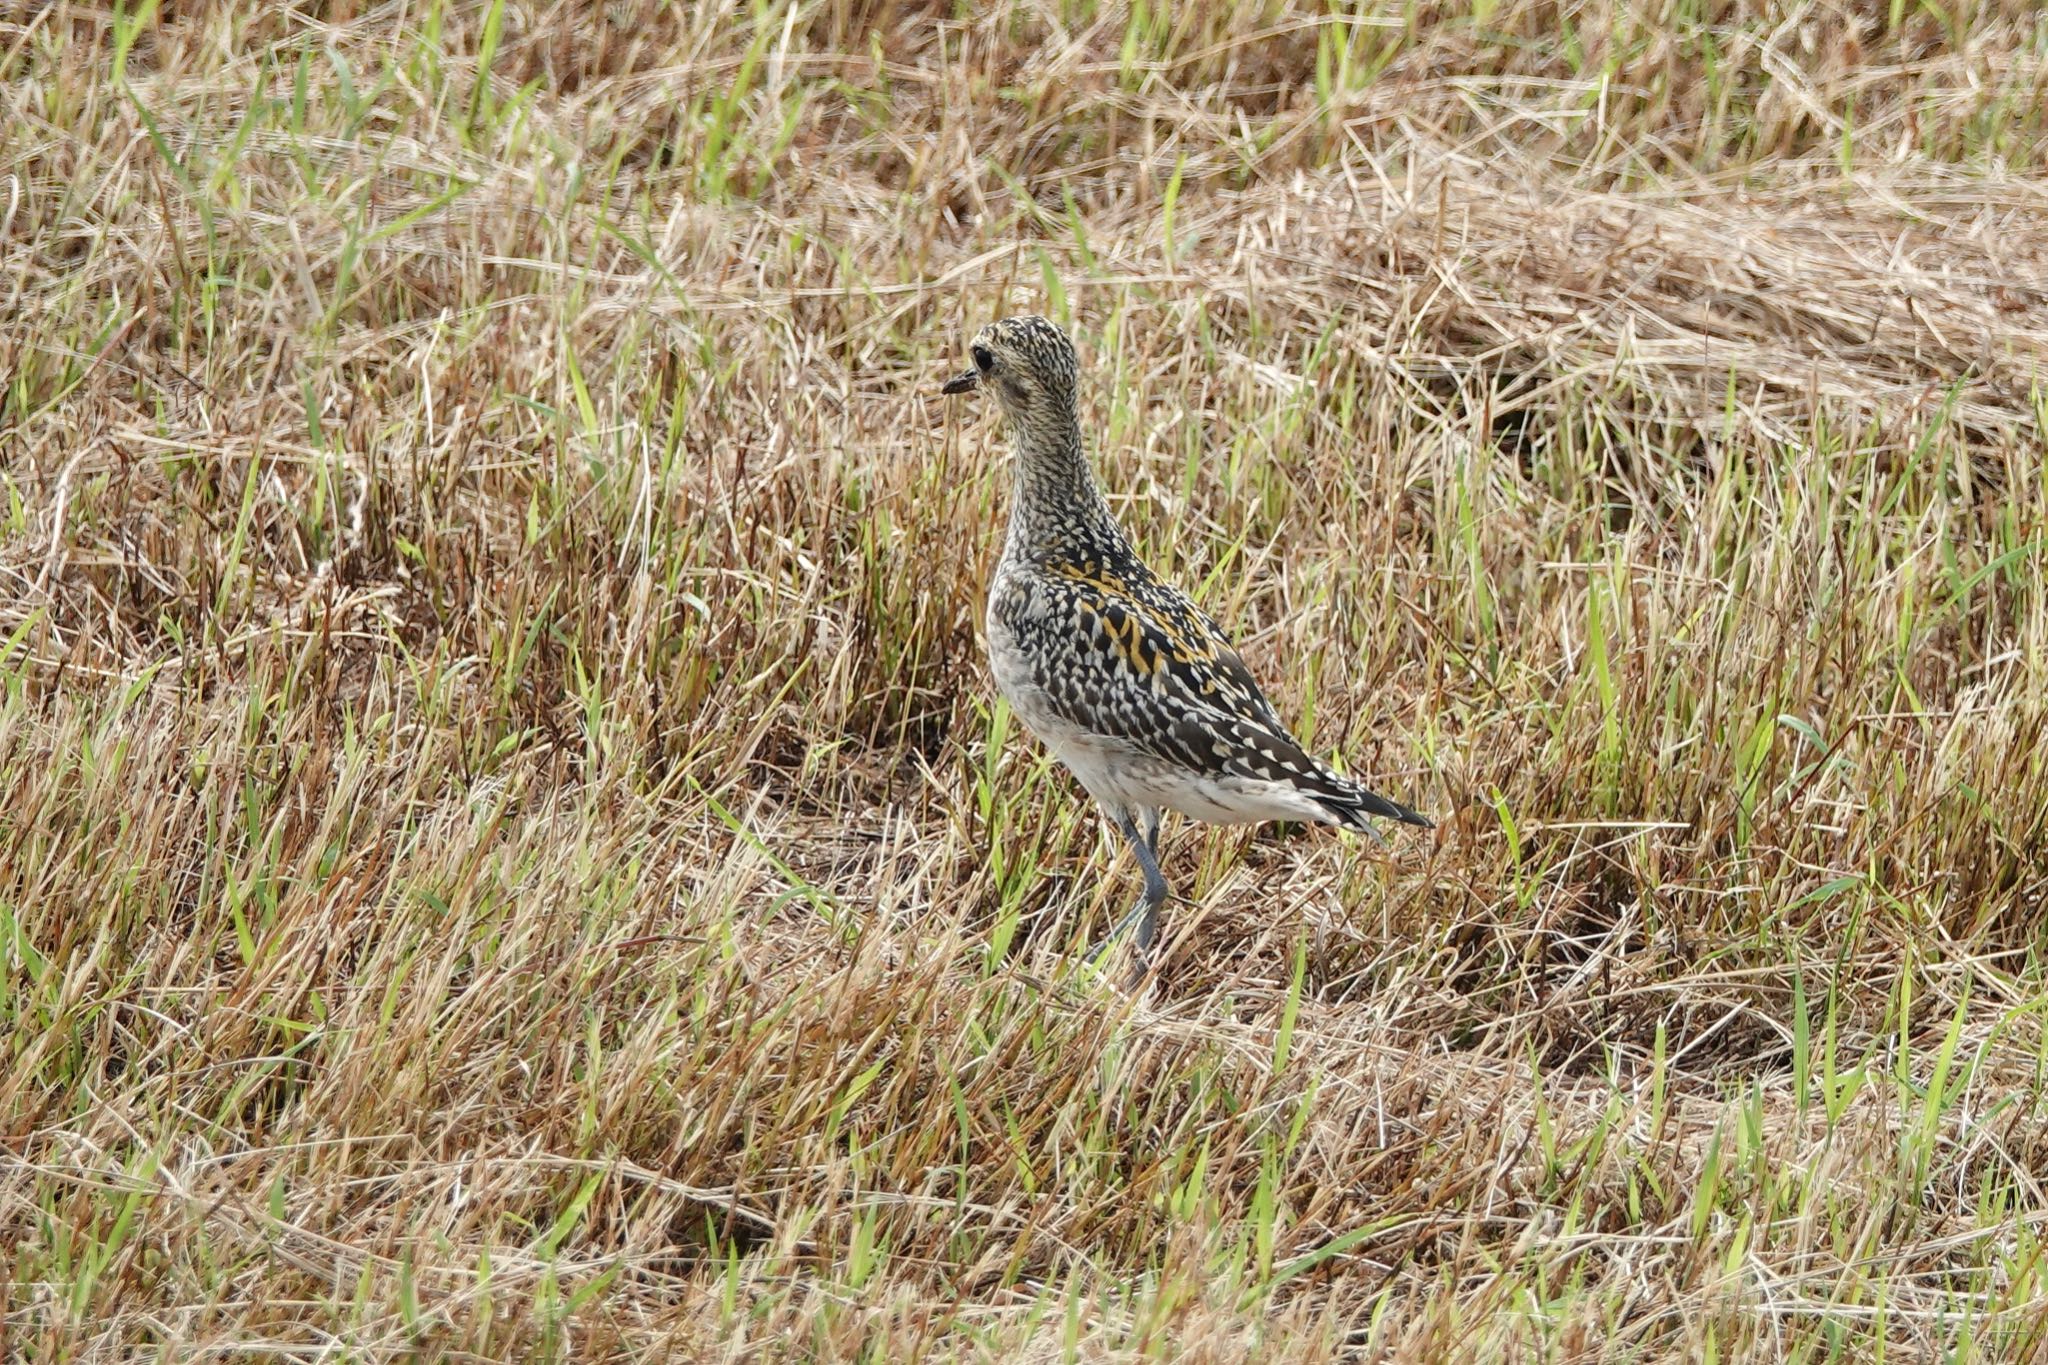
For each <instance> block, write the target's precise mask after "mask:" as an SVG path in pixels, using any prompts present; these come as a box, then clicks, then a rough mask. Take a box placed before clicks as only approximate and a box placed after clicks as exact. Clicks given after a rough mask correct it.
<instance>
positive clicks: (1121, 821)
mask: <svg viewBox="0 0 2048 1365" xmlns="http://www.w3.org/2000/svg"><path fill="white" fill-rule="evenodd" d="M1138 815H1139V820H1140V821H1142V823H1143V825H1144V830H1143V832H1142V833H1140V831H1139V828H1138V822H1135V821H1133V820H1132V819H1131V816H1130V813H1129V812H1126V811H1112V812H1111V813H1110V818H1111V819H1113V820H1115V821H1116V827H1117V828H1118V829H1120V830H1122V831H1123V836H1124V838H1125V839H1126V840H1127V841H1128V842H1129V843H1130V845H1131V852H1132V853H1134V854H1136V855H1137V859H1138V867H1139V868H1140V869H1141V870H1142V871H1143V872H1144V874H1145V892H1144V894H1143V895H1141V896H1140V897H1139V898H1138V903H1137V904H1136V905H1133V906H1132V907H1131V909H1130V912H1129V913H1128V914H1126V915H1125V916H1124V917H1123V918H1122V919H1121V920H1118V921H1117V926H1116V928H1114V929H1112V930H1110V931H1109V937H1108V938H1106V939H1104V940H1103V941H1102V943H1101V944H1100V945H1099V946H1098V947H1097V948H1096V949H1095V951H1094V952H1092V953H1090V954H1089V955H1088V960H1089V961H1090V962H1094V961H1095V960H1096V959H1098V958H1100V957H1101V956H1102V955H1103V953H1105V952H1107V951H1108V950H1109V946H1110V945H1111V944H1113V943H1115V942H1116V941H1117V940H1118V939H1119V938H1122V937H1123V935H1124V931H1125V930H1126V929H1129V928H1130V927H1131V926H1132V925H1134V924H1135V925H1136V926H1137V928H1138V964H1139V966H1138V970H1139V973H1140V975H1142V974H1143V972H1144V962H1145V959H1147V958H1148V957H1150V956H1151V955H1152V941H1153V939H1154V938H1156V937H1157V936H1158V932H1159V907H1160V906H1161V905H1164V904H1165V903H1166V878H1165V877H1164V876H1163V875H1161V873H1160V871H1159V855H1158V848H1159V812H1158V811H1156V810H1150V809H1145V810H1140V811H1139V812H1138Z"/></svg>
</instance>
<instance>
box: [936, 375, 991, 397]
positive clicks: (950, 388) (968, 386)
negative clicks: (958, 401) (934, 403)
mask: <svg viewBox="0 0 2048 1365" xmlns="http://www.w3.org/2000/svg"><path fill="white" fill-rule="evenodd" d="M980 382H981V374H980V372H979V371H976V370H969V371H968V372H967V373H965V374H956V375H954V376H953V377H952V378H951V379H948V380H947V381H946V382H945V383H943V384H941V385H940V386H939V392H940V393H972V392H973V391H974V386H975V385H977V384H979V383H980Z"/></svg>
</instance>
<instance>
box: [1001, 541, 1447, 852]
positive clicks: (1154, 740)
mask: <svg viewBox="0 0 2048 1365" xmlns="http://www.w3.org/2000/svg"><path fill="white" fill-rule="evenodd" d="M1090 569H1094V567H1073V569H1067V571H1055V573H1053V575H1049V577H1047V581H1044V587H1049V589H1053V596H1055V598H1057V602H1055V604H1049V606H1053V610H1049V612H1042V614H1038V616H1036V622H1032V624H1036V626H1038V628H1049V630H1051V632H1057V634H1063V636H1065V643H1067V647H1065V649H1034V651H1028V653H1030V655H1032V657H1034V659H1036V663H1034V671H1036V677H1034V681H1036V684H1038V688H1040V690H1042V694H1044V698H1047V700H1049V702H1051V706H1053V708H1055V712H1059V716H1061V718H1063V720H1067V722H1069V724H1073V726H1077V729H1081V731H1085V733H1092V735H1100V737H1106V739H1114V741H1118V743H1124V745H1130V747H1133V749H1139V751H1141V753H1149V755H1153V757H1159V759H1165V761H1171V763H1178V765H1182V767H1186V769H1190V772H1194V774H1204V776H1214V778H1253V780H1264V782H1282V784H1286V786H1292V788H1296V790H1300V792H1303V794H1305V796H1309V798H1313V800H1317V802H1319V804H1325V806H1327V808H1329V810H1331V814H1335V817H1337V819H1339V821H1341V823H1346V825H1356V827H1360V829H1364V827H1366V821H1364V814H1378V817H1386V819H1397V821H1407V823H1411V825H1427V823H1430V821H1425V819H1423V817H1421V814H1417V812H1413V810H1409V808H1407V806H1403V804H1399V802H1393V800H1386V798H1384V796H1378V794H1374V792H1368V790H1366V788H1362V786H1358V784H1356V782H1350V780H1348V778H1341V776H1337V774H1333V772H1329V769H1327V767H1323V765H1321V763H1317V761H1315V759H1313V757H1309V753H1307V751H1305V749H1303V747H1300V745H1298V743H1296V741H1294V737H1292V735H1288V729H1286V724H1284V722H1282V720H1280V716H1278V712H1276V710H1274V706H1272V702H1268V700H1266V694H1264V692H1262V690H1260V686H1257V681H1255V679H1253V677H1251V669H1249V667H1245V661H1243V657H1239V653H1237V651H1235V649H1233V647H1231V643H1229V639H1227V636H1225V634H1223V628H1221V626H1219V624H1217V622H1214V620H1212V618H1210V616H1206V614H1204V612H1202V610H1200V608H1196V606H1194V604H1192V602H1190V600H1188V598H1186V596H1182V593H1180V591H1176V589H1174V587H1169V585H1165V583H1161V581H1157V579H1153V577H1149V575H1143V577H1139V575H1122V577H1120V575H1112V573H1104V571H1100V569H1096V571H1090ZM1141 573H1143V571H1141ZM1020 624H1022V622H1020ZM1028 628H1030V626H1026V630H1028ZM1055 659H1065V665H1059V663H1055Z"/></svg>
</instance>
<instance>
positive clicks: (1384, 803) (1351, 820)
mask: <svg viewBox="0 0 2048 1365" xmlns="http://www.w3.org/2000/svg"><path fill="white" fill-rule="evenodd" d="M1333 776H1334V775H1333ZM1332 785H1341V786H1342V787H1343V788H1344V790H1343V791H1342V792H1341V793H1332V794H1329V795H1324V794H1322V793H1318V794H1317V796H1316V800H1317V801H1318V802H1319V803H1320V804H1321V805H1322V806H1323V808H1324V809H1325V810H1327V811H1329V812H1330V815H1331V817H1332V818H1334V819H1335V820H1336V822H1337V823H1338V824H1340V825H1343V826H1344V827H1345V828H1347V829H1356V830H1363V831H1365V832H1366V833H1367V834H1374V835H1375V836H1376V835H1377V831H1375V830H1374V829H1373V827H1372V824H1371V821H1370V819H1369V817H1371V816H1378V817H1379V818H1381V819H1383V820H1399V821H1400V822H1401V823H1402V824H1404V825H1414V826H1416V827H1417V828H1420V829H1435V828H1436V824H1435V822H1433V821H1432V820H1431V819H1430V818H1429V817H1428V816H1426V815H1424V814H1423V813H1422V812H1420V811H1417V810H1411V809H1410V808H1408V807H1407V806H1404V805H1402V804H1401V803H1400V802H1399V801H1390V800H1388V799H1387V798H1386V797H1384V796H1381V795H1380V794H1379V793H1378V792H1375V791H1367V790H1366V789H1365V788H1364V787H1361V786H1359V785H1358V784H1357V783H1356V782H1346V781H1344V779H1342V778H1336V779H1335V782H1333V784H1332Z"/></svg>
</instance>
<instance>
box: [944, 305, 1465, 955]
mask: <svg viewBox="0 0 2048 1365" xmlns="http://www.w3.org/2000/svg"><path fill="white" fill-rule="evenodd" d="M968 354H969V356H970V357H971V358H972V360H973V362H974V367H973V368H972V369H970V370H967V371H965V372H964V373H962V374H959V375H956V376H954V377H953V378H951V379H949V380H947V381H946V382H945V383H944V384H943V385H942V386H941V389H940V392H942V393H944V394H949V395H957V394H968V393H987V394H993V395H994V396H995V399H996V401H997V403H998V404H999V405H1000V407H1001V408H1002V412H1003V416H1004V418H1005V419H1006V424H1007V426H1008V428H1009V435H1010V441H1011V446H1012V453H1013V473H1012V492H1011V500H1010V516H1009V525H1008V528H1007V529H1006V531H1005V532H1004V536H1003V548H1002V554H1001V556H1000V558H999V559H998V560H997V562H996V567H995V572H994V573H993V575H992V576H991V578H990V582H989V588H988V603H987V614H986V617H985V620H984V633H985V637H986V640H987V648H988V657H989V666H990V671H991V672H992V673H993V674H994V676H995V683H996V687H997V689H998V690H999V691H1000V692H1001V693H1002V695H1003V698H1004V699H1005V700H1006V701H1007V702H1008V704H1009V707H1010V710H1011V712H1012V714H1014V715H1015V716H1016V717H1017V718H1018V719H1019V720H1021V721H1022V722H1023V724H1024V726H1025V728H1027V729H1028V730H1030V731H1031V732H1032V733H1033V734H1034V735H1036V736H1037V737H1038V739H1039V741H1040V742H1041V743H1043V744H1044V745H1045V746H1046V747H1047V748H1048V749H1050V750H1051V751H1052V753H1053V755H1054V756H1055V757H1056V758H1058V759H1059V761H1060V762H1061V763H1063V764H1064V765H1065V766H1066V767H1067V768H1068V769H1069V770H1070V771H1071V772H1072V773H1073V774H1074V776H1075V778H1076V779H1078V780H1079V782H1080V784H1081V786H1082V787H1083V788H1085V789H1086V790H1087V792H1088V793H1089V795H1090V796H1092V797H1093V798H1094V799H1095V801H1096V802H1097V803H1098V804H1099V805H1100V806H1101V807H1102V809H1103V811H1104V813H1105V814H1106V815H1107V816H1108V818H1109V820H1110V822H1111V823H1112V824H1113V825H1115V827H1116V829H1117V831H1118V832H1119V833H1120V834H1121V835H1122V836H1123V838H1124V841H1125V842H1126V843H1127V844H1128V845H1129V846H1130V849H1131V852H1132V853H1133V854H1134V855H1135V856H1136V858H1137V861H1138V866H1139V868H1140V870H1141V871H1142V872H1143V873H1144V878H1145V884H1144V890H1143V892H1142V893H1141V894H1140V896H1139V898H1138V900H1137V902H1136V903H1135V904H1134V905H1132V907H1131V908H1130V911H1129V912H1128V913H1127V914H1125V915H1124V917H1123V918H1122V920H1120V921H1119V922H1118V923H1117V925H1116V927H1115V928H1114V929H1112V930H1111V932H1110V934H1109V936H1108V938H1106V939H1105V940H1104V941H1103V942H1102V944H1101V945H1100V946H1099V947H1098V948H1097V949H1096V950H1095V952H1094V953H1093V954H1091V955H1090V960H1091V961H1093V960H1095V959H1097V958H1099V957H1100V956H1101V954H1102V953H1103V952H1104V951H1105V950H1106V949H1108V948H1109V947H1110V945H1111V944H1113V943H1115V942H1117V941H1118V940H1119V939H1121V938H1122V936H1123V935H1124V934H1125V933H1126V932H1127V931H1128V930H1130V929H1131V928H1132V927H1133V926H1135V928H1136V934H1135V941H1136V949H1137V951H1136V954H1135V962H1134V964H1133V966H1134V973H1133V974H1134V980H1142V979H1143V977H1144V975H1145V973H1146V972H1147V970H1148V963H1149V960H1150V958H1151V954H1152V947H1153V944H1154V942H1155V940H1156V937H1157V933H1158V927H1159V910H1160V907H1161V906H1162V905H1163V904H1164V903H1165V902H1166V899H1167V896H1168V886H1167V881H1166V878H1165V876H1164V875H1163V874H1162V873H1161V872H1160V870H1159V822H1160V818H1161V814H1162V812H1164V811H1174V812H1176V813H1178V814H1180V815H1182V816H1186V817H1188V818H1191V819H1194V820H1198V821H1203V822H1207V823H1212V824H1247V823H1258V822H1261V821H1269V820H1302V821H1313V822H1317V823H1321V824H1328V825H1336V826H1340V827H1343V828H1347V829H1352V830H1359V831H1363V832H1365V833H1367V834H1370V835H1372V837H1373V838H1374V839H1376V840H1377V839H1379V835H1378V833H1377V831H1375V830H1374V829H1373V828H1372V825H1371V823H1370V822H1371V820H1372V819H1374V818H1379V819H1384V820H1393V821H1398V822H1400V823H1401V824H1405V825H1413V826H1416V827H1418V828H1421V829H1429V828H1432V825H1431V822H1430V820H1429V819H1428V817H1426V816H1424V815H1422V814H1421V813H1420V812H1418V811H1415V810H1413V809H1411V808H1410V807H1408V806H1405V805H1403V804H1401V803H1400V802H1398V801H1394V800H1390V799H1388V798H1387V797H1384V796H1381V795H1379V794H1378V793H1377V792H1373V791H1369V790H1367V789H1366V788H1365V787H1363V786H1361V785H1359V784H1358V783H1357V782H1354V781H1352V780H1351V779H1350V778H1347V777H1344V776H1343V775H1341V774H1339V773H1337V772H1334V771H1332V770H1331V769H1330V768H1329V767H1328V766H1327V765H1325V764H1323V763H1321V762H1318V761H1317V760H1316V759H1314V758H1312V757H1310V756H1309V754H1308V753H1307V751H1306V750H1304V749H1303V747H1302V745H1301V744H1300V743H1299V742H1298V741H1297V740H1296V739H1295V738H1294V736H1293V735H1292V734H1291V733H1290V732H1289V730H1288V728H1287V725H1286V723H1285V722H1284V721H1282V720H1281V719H1280V716H1279V714H1278V712H1276V711H1275V710H1274V709H1273V704H1272V703H1271V702H1270V701H1268V700H1267V699H1266V694H1265V693H1264V692H1262V691H1260V690H1259V685H1258V683H1257V682H1256V681H1255V680H1254V679H1253V677H1252V673H1251V670H1250V669H1249V668H1248V667H1246V665H1245V662H1244V659H1243V657H1242V656H1241V655H1240V654H1239V653H1238V652H1237V650H1236V649H1235V648H1234V647H1233V646H1232V644H1231V642H1230V638H1229V636H1228V635H1226V634H1225V633H1224V630H1223V628H1222V627H1221V626H1220V625H1218V624H1217V623H1216V621H1215V619H1214V618H1212V617H1211V616H1209V615H1208V614H1207V613H1206V612H1204V611H1203V610H1202V609H1201V608H1200V607H1198V606H1196V605H1195V603H1194V602H1193V601H1192V600H1191V599H1190V598H1189V597H1188V596H1187V595H1186V594H1185V593H1183V592H1181V591H1180V590H1179V589H1178V588H1175V587H1174V586H1172V585H1171V584H1169V583H1167V582H1166V581H1164V580H1163V579H1161V578H1160V577H1159V576H1158V575H1157V574H1155V573H1153V572H1152V570H1151V569H1150V568H1149V567H1147V566H1146V564H1145V562H1144V561H1143V560H1142V559H1140V558H1139V556H1138V554H1137V551H1136V550H1135V549H1133V547H1132V545H1131V541H1130V538H1129V537H1128V536H1127V535H1126V534H1125V533H1124V530H1123V528H1122V527H1121V526H1120V525H1119V524H1118V523H1117V520H1116V518H1115V516H1114V515H1113V514H1112V513H1111V511H1110V507H1109V503H1108V502H1107V501H1106V500H1105V499H1104V497H1103V493H1102V488H1101V486H1100V485H1099V484H1098V483H1097V482H1096V480H1095V476H1094V473H1093V471H1092V470H1091V468H1090V466H1089V461H1088V456H1087V452H1086V451H1085V450H1084V448H1083V443H1082V436H1081V424H1080V416H1079V407H1078V402H1077V394H1076V389H1077V387H1078V384H1079V381H1080V364H1079V362H1078V359H1077V357H1076V354H1075V351H1074V344H1073V342H1072V341H1071V340H1070V339H1069V338H1068V337H1067V334H1066V333H1065V332H1064V331H1062V330H1061V329H1060V327H1059V326H1058V325H1057V324H1055V323H1054V322H1052V321H1051V320H1049V319H1047V318H1044V317H1041V316H1038V315H1035V314H1024V315H1019V316H1016V317H1007V318H1003V319H1001V320H1000V321H996V322H992V323H989V324H988V325H987V326H984V327H982V328H981V329H980V330H979V331H978V332H977V333H976V334H975V336H974V340H973V343H972V344H971V345H970V346H969V347H968Z"/></svg>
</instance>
